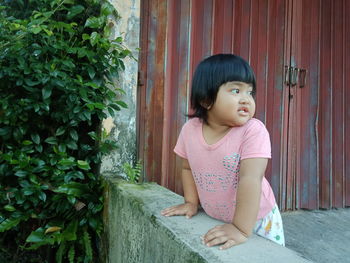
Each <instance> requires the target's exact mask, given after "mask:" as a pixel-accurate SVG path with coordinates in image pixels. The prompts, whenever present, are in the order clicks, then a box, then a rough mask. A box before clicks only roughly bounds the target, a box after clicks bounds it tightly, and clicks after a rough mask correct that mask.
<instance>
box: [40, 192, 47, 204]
mask: <svg viewBox="0 0 350 263" xmlns="http://www.w3.org/2000/svg"><path fill="white" fill-rule="evenodd" d="M39 199H40V200H42V201H44V202H45V201H46V194H45V193H44V192H40V193H39Z"/></svg>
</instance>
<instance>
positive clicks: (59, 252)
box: [56, 241, 67, 263]
mask: <svg viewBox="0 0 350 263" xmlns="http://www.w3.org/2000/svg"><path fill="white" fill-rule="evenodd" d="M66 244H67V242H65V241H63V242H61V244H60V246H59V248H58V250H57V253H56V262H57V263H62V258H63V254H64V253H65V251H66Z"/></svg>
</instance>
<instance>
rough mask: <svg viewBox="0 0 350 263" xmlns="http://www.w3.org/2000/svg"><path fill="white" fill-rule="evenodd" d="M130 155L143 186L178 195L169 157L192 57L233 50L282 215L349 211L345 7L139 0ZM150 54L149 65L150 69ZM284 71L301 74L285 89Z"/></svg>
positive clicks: (318, 2)
mask: <svg viewBox="0 0 350 263" xmlns="http://www.w3.org/2000/svg"><path fill="white" fill-rule="evenodd" d="M142 5H143V6H142V8H141V10H142V12H141V13H142V19H141V26H142V30H141V39H142V41H141V50H143V52H142V51H141V58H140V76H141V81H140V82H141V84H142V86H140V87H139V90H140V92H139V105H141V107H140V108H139V111H138V113H139V115H138V116H139V122H140V123H139V143H140V144H139V149H140V152H139V157H140V158H141V159H143V160H144V165H145V172H146V175H147V178H148V180H152V181H157V182H158V183H160V184H162V185H164V186H166V187H168V188H170V189H171V190H174V191H176V192H178V193H181V192H182V189H181V183H180V182H181V178H180V177H181V176H180V173H181V161H180V160H179V158H177V157H175V155H174V154H173V152H172V150H173V148H174V146H175V143H176V140H177V136H178V134H179V131H180V129H181V126H182V125H183V123H184V122H185V121H186V117H185V114H186V113H188V111H189V110H190V109H189V102H188V101H189V93H190V82H191V76H192V73H193V71H194V68H195V67H196V65H197V64H198V62H199V61H200V60H202V59H203V58H204V57H207V56H209V55H211V54H215V53H227V52H232V53H235V54H238V55H241V56H242V57H244V58H245V59H247V60H248V61H249V62H250V64H251V65H252V67H253V69H254V70H255V72H256V77H257V83H258V88H257V112H256V117H257V118H258V119H261V120H262V121H263V122H264V123H265V124H266V127H267V129H268V130H269V132H270V136H271V141H272V160H271V161H270V163H269V166H268V169H267V173H266V176H267V178H268V180H269V181H270V182H271V185H272V187H273V189H274V192H275V195H276V197H277V200H278V203H279V205H280V206H281V208H282V209H283V210H287V209H297V208H309V209H313V208H318V207H324V208H329V207H343V206H345V205H349V204H350V173H349V169H350V167H349V166H350V161H349V158H350V154H349V149H350V146H349V144H350V143H349V139H348V138H347V136H345V135H346V134H347V133H346V132H348V131H349V130H350V126H349V125H350V124H349V121H350V118H349V115H350V113H349V109H347V108H346V107H345V101H347V99H350V98H349V88H347V87H346V83H348V82H347V81H348V80H349V75H350V74H349V68H350V66H349V60H350V57H349V56H350V55H349V47H348V45H349V44H348V43H350V41H349V27H350V22H349V18H348V17H347V16H346V15H345V14H346V13H349V12H350V4H349V1H346V0H339V1H330V0H329V1H327V0H310V1H302V0H270V1H268V0H259V1H258V0H236V1H233V0H191V1H184V0H183V1H176V0H163V1H160V0H158V1H157V0H147V1H142ZM155 57H157V58H158V62H157V63H155ZM285 66H292V67H296V68H302V69H306V70H307V74H306V76H307V79H306V85H305V86H304V87H301V85H300V82H298V83H297V85H295V86H291V85H287V84H286V83H285V81H284V80H285V77H286V74H285Z"/></svg>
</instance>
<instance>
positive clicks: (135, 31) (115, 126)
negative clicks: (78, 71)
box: [101, 0, 140, 174]
mask: <svg viewBox="0 0 350 263" xmlns="http://www.w3.org/2000/svg"><path fill="white" fill-rule="evenodd" d="M110 2H111V3H112V4H113V5H114V7H115V8H116V9H117V11H118V13H119V15H120V16H121V18H120V19H119V20H118V21H112V23H113V24H114V26H113V34H112V36H111V37H112V38H113V39H115V38H117V37H119V36H122V37H123V39H124V45H125V46H126V47H127V48H128V49H129V50H131V51H132V53H133V56H134V57H135V58H136V59H137V58H138V48H139V36H140V0H110ZM124 62H125V68H126V69H125V72H122V73H121V74H120V80H119V81H118V82H116V83H115V85H116V87H119V88H121V89H123V90H124V91H125V92H126V95H124V96H123V97H122V100H123V101H125V102H126V103H127V104H128V109H122V111H120V112H118V113H117V114H116V116H115V117H114V118H108V119H107V120H105V121H104V122H103V126H104V127H105V129H106V130H107V132H109V133H110V135H109V136H111V138H112V140H114V141H116V142H117V143H118V145H119V149H117V150H116V151H113V152H111V153H110V154H109V155H107V156H105V157H104V158H103V160H102V165H101V172H102V173H106V172H110V173H113V174H123V170H122V168H121V167H122V165H123V164H124V163H125V162H129V163H133V162H134V161H135V158H136V90H137V71H138V62H137V61H136V60H135V59H130V58H127V59H125V61H124Z"/></svg>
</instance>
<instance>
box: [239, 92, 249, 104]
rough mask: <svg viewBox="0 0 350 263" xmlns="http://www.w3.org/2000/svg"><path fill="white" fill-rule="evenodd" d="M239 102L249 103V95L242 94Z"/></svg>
mask: <svg viewBox="0 0 350 263" xmlns="http://www.w3.org/2000/svg"><path fill="white" fill-rule="evenodd" d="M239 102H240V103H242V104H247V103H249V98H248V95H244V94H242V96H241V98H240V100H239Z"/></svg>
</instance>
